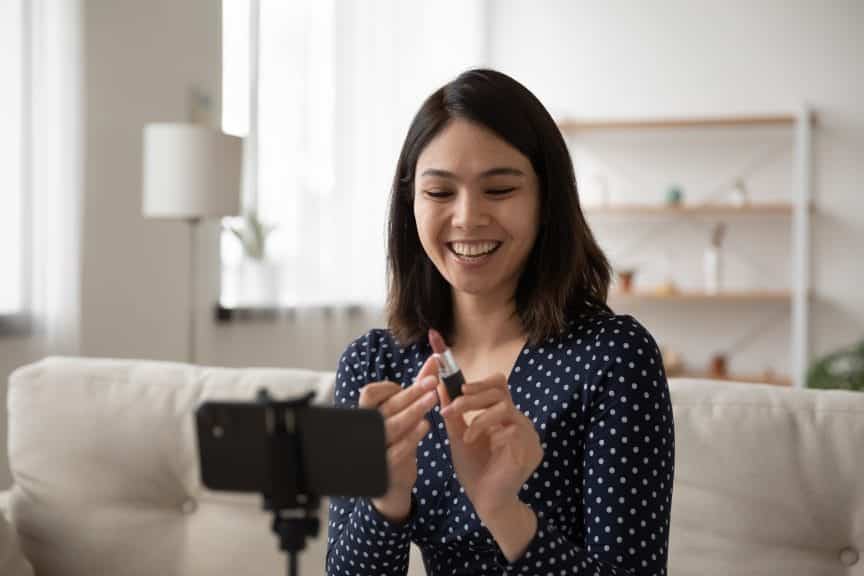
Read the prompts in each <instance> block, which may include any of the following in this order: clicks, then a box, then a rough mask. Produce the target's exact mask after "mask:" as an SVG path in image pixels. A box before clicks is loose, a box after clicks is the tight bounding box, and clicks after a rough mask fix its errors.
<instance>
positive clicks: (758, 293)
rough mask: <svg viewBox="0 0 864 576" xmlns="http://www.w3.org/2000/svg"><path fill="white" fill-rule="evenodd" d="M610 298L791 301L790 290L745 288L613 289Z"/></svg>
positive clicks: (648, 300)
mask: <svg viewBox="0 0 864 576" xmlns="http://www.w3.org/2000/svg"><path fill="white" fill-rule="evenodd" d="M609 300H613V301H623V302H790V301H791V300H792V293H791V292H789V291H788V290H743V291H727V292H719V293H717V294H709V293H707V292H698V291H678V292H669V293H667V292H659V291H651V290H634V291H632V292H621V291H620V290H617V291H611V292H610V293H609Z"/></svg>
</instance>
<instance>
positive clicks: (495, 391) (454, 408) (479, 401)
mask: <svg viewBox="0 0 864 576" xmlns="http://www.w3.org/2000/svg"><path fill="white" fill-rule="evenodd" d="M509 398H510V396H509V395H508V394H507V391H506V390H502V389H501V388H490V389H488V390H485V391H483V392H480V393H479V394H471V395H462V396H460V397H459V398H457V399H456V400H454V401H453V402H451V403H450V404H449V405H448V406H447V408H445V409H444V410H442V411H441V414H442V415H444V416H449V415H450V413H451V412H459V413H462V414H464V413H465V412H467V411H468V410H482V409H484V408H489V407H490V406H494V405H495V404H497V403H499V402H502V401H506V400H509Z"/></svg>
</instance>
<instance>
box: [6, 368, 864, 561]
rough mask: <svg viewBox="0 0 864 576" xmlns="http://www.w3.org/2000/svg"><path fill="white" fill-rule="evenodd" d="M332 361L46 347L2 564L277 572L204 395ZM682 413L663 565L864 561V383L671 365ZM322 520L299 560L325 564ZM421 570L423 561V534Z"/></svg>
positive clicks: (318, 384) (27, 407) (34, 373)
mask: <svg viewBox="0 0 864 576" xmlns="http://www.w3.org/2000/svg"><path fill="white" fill-rule="evenodd" d="M333 382H334V374H333V373H326V372H312V371H302V370H288V369H258V368H249V369H226V368H212V367H199V366H192V365H187V364H179V363H164V362H152V361H141V360H118V359H85V358H59V357H53V358H46V359H44V360H42V361H40V362H37V363H35V364H31V365H28V366H24V367H22V368H19V369H18V370H17V371H15V372H14V373H13V374H12V376H11V377H10V382H9V392H8V426H9V458H10V465H11V469H12V473H13V477H14V485H13V486H12V487H11V489H10V490H9V491H8V492H7V493H6V494H4V495H3V497H2V499H0V502H2V507H3V508H2V515H0V574H3V576H7V575H8V576H18V575H19V574H21V575H26V574H31V573H33V572H31V570H32V571H35V574H37V575H38V576H61V575H62V576H84V575H87V576H94V575H101V574H108V575H113V576H138V575H155V574H159V575H181V574H182V575H187V574H188V575H197V574H207V575H210V576H221V575H225V576H227V575H232V576H233V575H236V574H244V575H262V576H263V575H265V574H266V575H268V576H271V575H274V574H284V573H285V572H286V566H285V558H284V556H283V555H282V554H281V553H280V552H279V550H278V545H277V540H276V538H275V536H274V535H273V533H272V532H271V530H270V522H271V517H270V515H269V514H268V513H267V512H265V511H263V510H262V509H261V500H260V498H259V497H258V496H255V495H247V494H235V493H224V492H210V491H207V490H205V489H203V487H202V485H201V482H200V478H199V467H198V462H197V456H196V449H195V446H196V442H195V435H194V419H193V416H192V414H193V412H194V409H195V408H196V406H197V405H198V403H200V402H201V401H202V400H205V399H216V398H219V399H223V398H224V399H228V398H232V399H250V398H252V397H253V396H254V394H255V392H256V391H257V390H258V389H259V388H260V387H262V386H265V387H267V388H268V389H269V390H270V391H271V392H273V394H274V395H275V396H281V397H289V396H296V395H299V394H302V393H304V392H306V391H313V392H315V394H316V402H320V403H327V402H330V401H331V398H332V387H333ZM670 389H671V394H672V402H673V411H674V417H675V428H676V474H675V484H674V494H673V503H672V528H671V541H670V559H669V573H670V574H672V575H673V576H683V575H689V574H699V575H730V574H735V575H744V574H748V575H766V576H767V575H781V574H782V575H791V576H796V575H801V576H804V575H807V576H813V575H835V574H836V575H838V576H839V575H841V574H842V575H849V576H855V575H859V576H862V575H864V558H861V555H862V550H864V394H856V393H852V392H839V391H813V390H797V389H789V388H783V387H772V386H766V385H758V384H731V383H726V382H716V381H708V380H688V379H673V380H672V381H670ZM321 517H322V524H321V525H322V529H321V533H320V534H319V536H318V537H317V538H316V539H313V540H312V541H310V542H309V543H308V546H307V550H306V551H305V552H304V553H303V554H302V555H301V557H300V564H299V566H300V574H316V575H317V574H323V572H324V568H323V567H324V557H325V552H326V502H325V503H324V505H323V506H322V510H321ZM411 556H412V561H411V567H410V571H409V573H410V574H411V575H412V576H417V575H421V574H423V570H422V562H421V561H420V558H419V553H418V551H417V550H413V551H412V555H411Z"/></svg>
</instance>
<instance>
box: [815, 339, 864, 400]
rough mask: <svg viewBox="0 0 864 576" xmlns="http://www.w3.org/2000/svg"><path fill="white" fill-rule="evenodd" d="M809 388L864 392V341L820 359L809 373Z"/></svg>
mask: <svg viewBox="0 0 864 576" xmlns="http://www.w3.org/2000/svg"><path fill="white" fill-rule="evenodd" d="M807 387H808V388H822V389H825V388H836V389H841V390H856V391H861V392H864V340H861V341H860V342H858V343H857V344H854V345H852V346H850V347H848V348H844V349H842V350H838V351H836V352H832V353H831V354H828V355H826V356H823V357H822V358H820V359H819V360H818V361H817V362H816V363H815V364H813V366H812V367H811V368H810V371H809V372H808V373H807Z"/></svg>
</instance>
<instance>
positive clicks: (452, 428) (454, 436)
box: [438, 383, 468, 442]
mask: <svg viewBox="0 0 864 576" xmlns="http://www.w3.org/2000/svg"><path fill="white" fill-rule="evenodd" d="M438 401H439V403H440V404H441V416H442V417H443V418H444V428H445V429H446V430H447V436H448V438H450V441H451V442H454V441H461V440H462V436H463V435H464V434H465V430H466V428H468V425H467V424H465V419H464V417H463V416H462V414H461V413H452V414H451V413H447V414H446V415H445V411H444V409H445V408H446V407H447V406H449V405H450V403H451V402H450V395H449V394H448V393H447V388H446V387H445V386H444V384H443V383H442V384H439V385H438Z"/></svg>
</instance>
